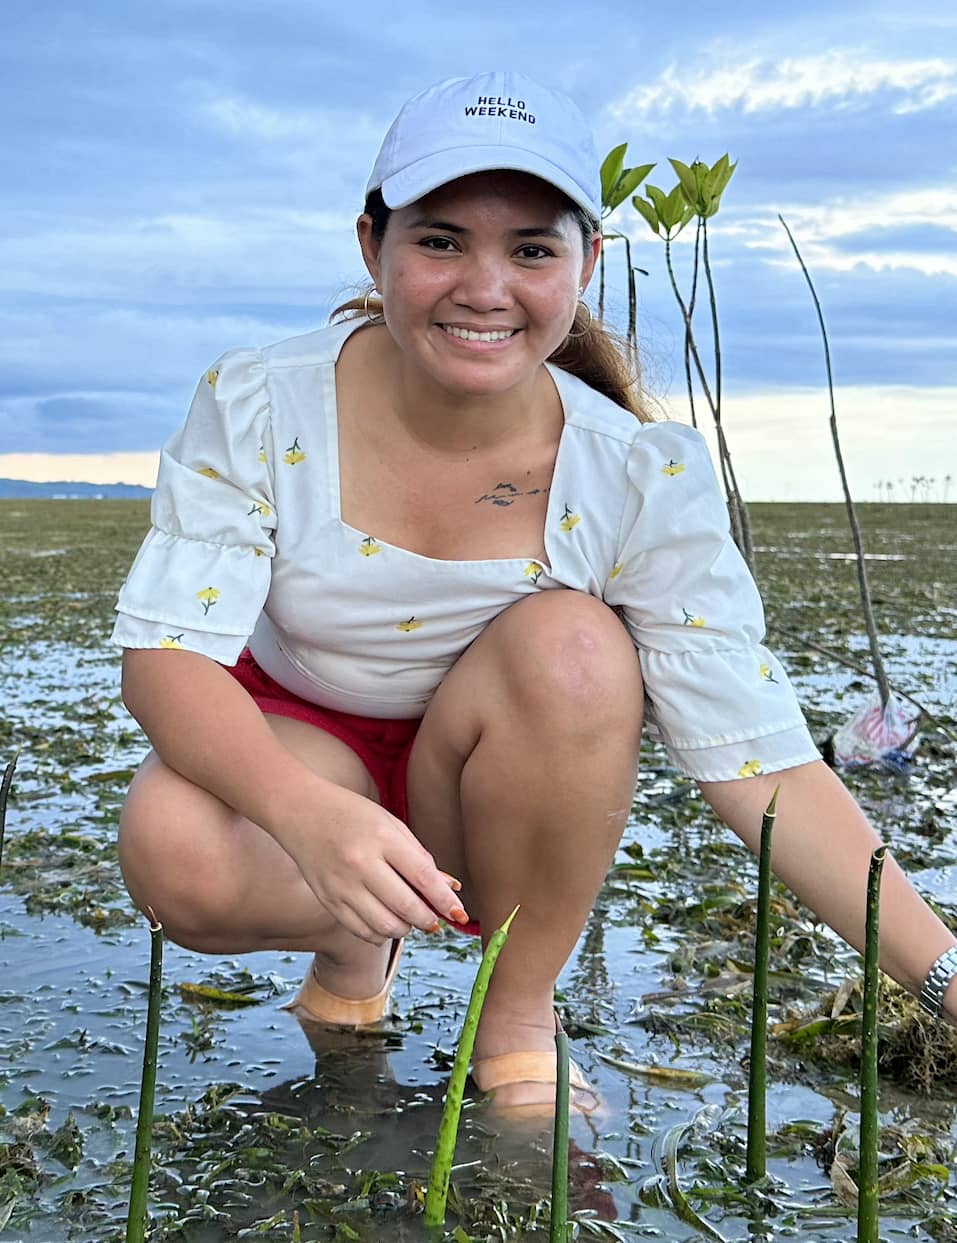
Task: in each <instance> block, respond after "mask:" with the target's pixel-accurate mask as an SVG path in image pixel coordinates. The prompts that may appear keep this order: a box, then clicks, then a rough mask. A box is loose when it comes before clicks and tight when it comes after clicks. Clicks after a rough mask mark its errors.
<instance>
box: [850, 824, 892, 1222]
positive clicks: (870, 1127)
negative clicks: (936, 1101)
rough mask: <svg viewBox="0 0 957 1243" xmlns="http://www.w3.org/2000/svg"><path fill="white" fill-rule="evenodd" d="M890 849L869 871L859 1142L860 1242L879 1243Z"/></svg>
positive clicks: (881, 850)
mask: <svg viewBox="0 0 957 1243" xmlns="http://www.w3.org/2000/svg"><path fill="white" fill-rule="evenodd" d="M886 856H887V847H886V846H878V848H877V849H876V850H875V851H874V853H873V854H872V855H871V864H870V868H869V869H868V872H867V923H866V930H865V933H864V1004H863V1008H862V1013H861V1128H860V1137H859V1139H858V1152H859V1159H858V1174H857V1189H858V1190H857V1243H878V1221H877V1178H878V1172H877V1140H878V1117H877V1012H878V1003H879V999H880V983H881V969H880V966H879V961H878V960H879V950H878V943H879V936H880V901H881V873H882V872H883V869H884V859H885V857H886Z"/></svg>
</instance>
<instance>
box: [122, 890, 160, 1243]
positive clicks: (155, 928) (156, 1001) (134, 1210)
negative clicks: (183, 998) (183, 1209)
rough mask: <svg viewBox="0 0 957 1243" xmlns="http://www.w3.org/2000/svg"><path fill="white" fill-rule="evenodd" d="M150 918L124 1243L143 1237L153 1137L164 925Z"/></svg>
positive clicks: (152, 916) (150, 915)
mask: <svg viewBox="0 0 957 1243" xmlns="http://www.w3.org/2000/svg"><path fill="white" fill-rule="evenodd" d="M147 914H148V915H149V919H150V993H149V1004H148V1007H147V1011H146V1041H145V1044H144V1046H143V1077H142V1080H141V1082H140V1107H139V1113H138V1115H137V1119H136V1148H135V1151H134V1154H133V1185H132V1187H131V1189H130V1208H129V1214H128V1216H127V1219H126V1243H143V1240H144V1239H145V1238H146V1217H147V1205H146V1201H147V1195H148V1193H149V1181H150V1147H151V1141H152V1134H153V1098H154V1096H155V1094H156V1047H157V1044H158V1042H159V1020H160V995H161V992H162V988H163V925H162V924H161V923H160V922H159V920H158V919H157V918H156V916H155V915H154V913H153V911H152V908H150V907H147Z"/></svg>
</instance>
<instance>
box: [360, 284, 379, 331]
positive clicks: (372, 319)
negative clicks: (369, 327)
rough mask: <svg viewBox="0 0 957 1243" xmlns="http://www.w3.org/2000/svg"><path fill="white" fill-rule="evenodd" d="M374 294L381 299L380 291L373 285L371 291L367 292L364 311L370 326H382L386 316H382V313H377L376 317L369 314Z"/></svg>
mask: <svg viewBox="0 0 957 1243" xmlns="http://www.w3.org/2000/svg"><path fill="white" fill-rule="evenodd" d="M373 294H377V295H378V296H380V297H381V294H379V291H378V289H376V287H375V285H373V286H372V288H371V289H367V290H366V296H365V297H364V298H363V300H362V311H363V314H364V315H365V317H366V319H367V320H368V321H369V323H370V324H381V323H382V321H383V320H384V319H385V316H384V315H383V314H382V312H381V311H377V312H376V313H375V315H371V314H370V313H369V299H370V298H371V297H372V295H373Z"/></svg>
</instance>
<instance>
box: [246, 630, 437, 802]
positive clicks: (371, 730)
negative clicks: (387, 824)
mask: <svg viewBox="0 0 957 1243" xmlns="http://www.w3.org/2000/svg"><path fill="white" fill-rule="evenodd" d="M226 672H227V673H231V674H232V675H233V677H234V678H235V679H236V681H237V682H238V683H239V684H240V685H241V686H242V687H243V688H244V689H245V690H246V691H248V692H249V694H250V695H251V696H252V698H253V699H254V700H255V701H256V704H257V705H258V707H259V710H260V711H261V712H271V713H272V714H273V715H274V716H289V717H292V719H293V720H294V721H305V722H306V724H307V725H314V726H315V727H316V729H321V730H322V731H323V733H326V734H332V736H333V738H338V739H340V740H341V741H342V742H344V743H345V744H346V746H347V747H349V749H350V750H351V751H354V752H355V754H356V755H357V756H358V757H359V759H360V760H362V762H363V764H365V766H366V768H367V769H368V770H369V774H370V776H371V777H372V780H373V781H374V782H375V783H376V788H377V789H378V791H379V798H380V800H381V802H382V806H383V807H384V808H385V809H386V811H390V812H391V813H392V814H393V816H396V817H398V819H399V820H401V821H402V823H403V824H407V823H408V820H409V801H408V797H407V795H406V789H405V774H406V769H407V767H408V763H409V754H410V752H411V750H412V744H413V742H415V735H416V732H417V731H418V728H419V726H420V725H421V723H422V718H421V717H414V718H412V719H404V720H398V721H388V720H384V719H382V718H379V717H371V716H354V715H353V714H352V713H351V712H337V711H336V710H335V709H334V708H320V706H319V705H318V704H314V703H310V702H309V700H308V699H300V698H299V696H298V695H294V694H293V693H292V691H287V690H286V688H285V687H284V686H280V685H279V683H278V682H276V681H275V680H274V679H273V678H271V677H270V676H269V674H268V673H265V672H264V671H263V670H262V669H260V667H259V666H258V665H257V664H256V662H255V661H254V660H253V658H252V655H251V653H250V651H249V648H244V649H243V651H242V653H241V654H240V657H239V660H238V661H237V663H236V667H235V668H233V669H230V668H229V667H228V666H226Z"/></svg>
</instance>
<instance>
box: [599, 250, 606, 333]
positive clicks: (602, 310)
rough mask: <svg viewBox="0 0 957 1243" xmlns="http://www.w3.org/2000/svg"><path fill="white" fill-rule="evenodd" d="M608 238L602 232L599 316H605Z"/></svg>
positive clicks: (601, 317) (600, 317)
mask: <svg viewBox="0 0 957 1243" xmlns="http://www.w3.org/2000/svg"><path fill="white" fill-rule="evenodd" d="M606 241H607V238H606V237H605V235H604V234H602V239H601V250H600V251H599V252H598V318H599V319H600V320H603V319H604V318H605V242H606Z"/></svg>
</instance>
